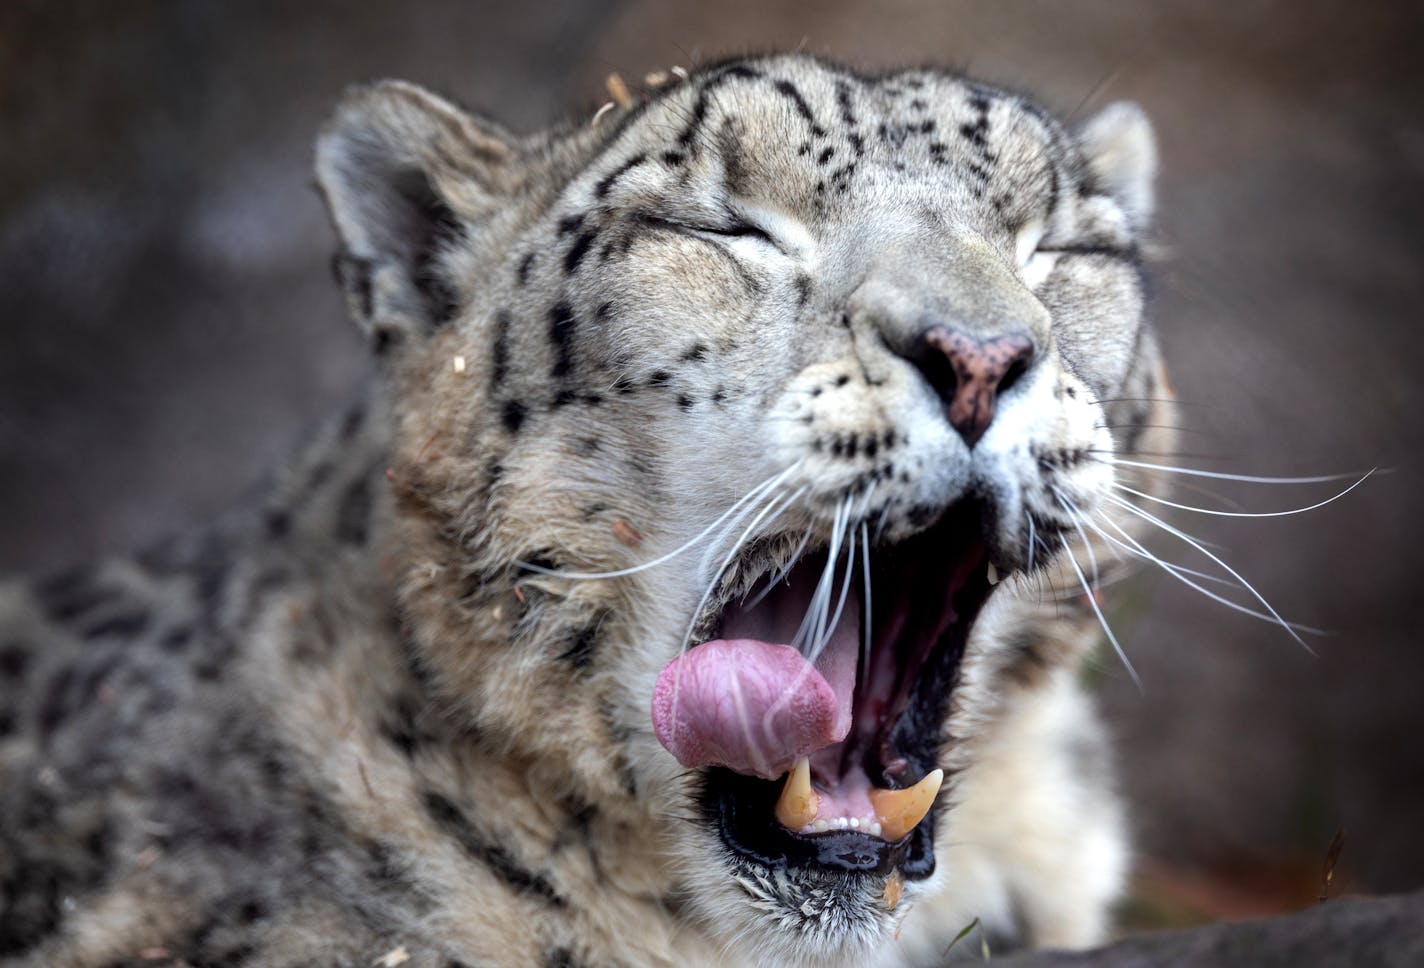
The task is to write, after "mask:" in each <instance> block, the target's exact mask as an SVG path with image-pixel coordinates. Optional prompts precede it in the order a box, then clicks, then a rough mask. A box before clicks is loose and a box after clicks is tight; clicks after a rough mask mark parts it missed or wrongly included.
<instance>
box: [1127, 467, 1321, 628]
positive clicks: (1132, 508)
mask: <svg viewBox="0 0 1424 968" xmlns="http://www.w3.org/2000/svg"><path fill="white" fill-rule="evenodd" d="M1107 500H1109V501H1111V502H1112V503H1114V504H1116V505H1118V506H1119V507H1121V508H1123V509H1124V510H1126V511H1127V512H1128V513H1130V514H1134V515H1136V516H1137V517H1139V518H1142V520H1144V521H1147V522H1148V523H1150V524H1155V525H1156V526H1157V527H1159V528H1161V529H1162V530H1163V531H1166V532H1167V533H1168V534H1171V535H1175V536H1176V537H1178V538H1180V539H1181V540H1183V541H1185V542H1186V543H1187V544H1189V545H1191V546H1192V547H1193V548H1195V549H1197V550H1198V551H1200V552H1201V553H1202V554H1204V555H1206V556H1207V557H1208V558H1210V559H1211V560H1212V561H1214V562H1216V563H1217V564H1218V565H1219V566H1221V568H1222V569H1223V570H1225V571H1226V572H1227V573H1228V574H1230V575H1231V577H1232V578H1235V579H1236V580H1237V581H1239V582H1240V583H1241V587H1243V588H1245V589H1246V590H1247V591H1248V592H1250V593H1251V594H1252V595H1253V596H1255V598H1256V601H1258V602H1260V603H1261V604H1262V605H1263V606H1264V607H1265V609H1266V611H1268V612H1270V613H1271V616H1272V617H1273V618H1274V619H1275V620H1276V622H1277V623H1278V624H1279V625H1280V627H1281V628H1283V629H1285V630H1286V632H1288V633H1289V634H1290V637H1291V638H1293V639H1295V640H1296V642H1297V643H1299V644H1300V647H1301V648H1302V649H1304V650H1305V651H1307V652H1309V653H1310V654H1311V655H1314V654H1315V650H1314V649H1312V648H1311V647H1310V646H1309V645H1306V643H1305V640H1304V639H1302V638H1301V637H1300V636H1299V635H1297V634H1296V631H1295V629H1293V628H1291V626H1290V623H1289V622H1287V621H1286V620H1285V619H1283V618H1281V615H1280V613H1279V612H1277V611H1276V609H1275V607H1274V606H1273V605H1271V603H1270V602H1268V601H1266V598H1265V596H1264V595H1262V594H1261V593H1260V592H1258V591H1256V589H1255V587H1254V586H1253V585H1252V584H1251V583H1250V582H1248V581H1247V580H1246V579H1245V578H1242V577H1241V574H1240V573H1239V572H1238V571H1236V569H1234V568H1232V567H1231V566H1230V565H1228V564H1227V563H1226V562H1224V561H1222V560H1221V558H1219V557H1218V556H1217V555H1215V554H1213V553H1212V552H1211V551H1210V550H1208V549H1207V548H1206V546H1205V545H1203V544H1202V543H1201V542H1200V541H1197V540H1196V539H1195V538H1193V537H1192V536H1191V535H1189V534H1187V533H1185V532H1183V531H1180V530H1178V529H1177V528H1174V527H1172V526H1171V525H1170V524H1168V523H1167V522H1165V521H1163V520H1162V519H1161V518H1159V517H1157V516H1156V515H1153V514H1149V513H1148V512H1146V511H1144V510H1142V508H1140V507H1138V506H1137V505H1135V504H1132V503H1130V502H1128V501H1125V500H1123V499H1121V498H1116V497H1112V496H1111V495H1109V496H1108V498H1107Z"/></svg>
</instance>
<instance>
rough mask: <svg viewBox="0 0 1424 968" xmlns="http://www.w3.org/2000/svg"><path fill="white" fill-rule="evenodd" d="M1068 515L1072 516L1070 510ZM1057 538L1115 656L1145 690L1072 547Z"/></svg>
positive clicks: (1065, 540) (1138, 686) (1140, 690)
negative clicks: (1100, 606) (1089, 585)
mask: <svg viewBox="0 0 1424 968" xmlns="http://www.w3.org/2000/svg"><path fill="white" fill-rule="evenodd" d="M1069 516H1070V517H1071V516H1072V514H1071V512H1070V515H1069ZM1058 540H1059V541H1061V542H1063V550H1064V551H1065V552H1067V554H1068V561H1069V562H1070V563H1071V564H1072V565H1073V573H1074V574H1076V575H1077V576H1078V582H1079V584H1081V585H1082V586H1083V594H1084V595H1085V596H1087V599H1088V604H1089V605H1091V606H1093V614H1095V615H1097V617H1098V624H1099V625H1101V626H1102V627H1103V631H1104V632H1105V633H1107V637H1108V641H1109V642H1111V643H1112V647H1113V649H1114V650H1115V651H1116V652H1117V657H1118V658H1119V659H1121V660H1122V664H1123V665H1124V666H1126V667H1127V674H1128V675H1129V676H1131V677H1132V681H1133V682H1134V683H1136V685H1137V691H1138V692H1146V691H1147V690H1145V689H1143V688H1142V679H1141V678H1140V677H1139V676H1138V675H1137V670H1136V669H1134V668H1133V667H1132V661H1131V660H1130V659H1128V657H1127V653H1126V652H1124V651H1123V650H1122V646H1121V645H1120V644H1119V643H1118V640H1117V636H1116V635H1113V630H1112V629H1111V628H1110V627H1109V626H1108V620H1107V619H1106V618H1104V617H1103V610H1102V609H1101V608H1099V607H1098V599H1097V596H1095V595H1094V594H1093V591H1092V589H1090V588H1089V587H1088V580H1087V579H1086V578H1085V577H1083V569H1082V568H1080V567H1079V566H1078V559H1077V558H1074V557H1073V549H1072V548H1071V547H1069V546H1068V539H1067V538H1066V537H1064V536H1063V535H1061V534H1060V535H1059V536H1058Z"/></svg>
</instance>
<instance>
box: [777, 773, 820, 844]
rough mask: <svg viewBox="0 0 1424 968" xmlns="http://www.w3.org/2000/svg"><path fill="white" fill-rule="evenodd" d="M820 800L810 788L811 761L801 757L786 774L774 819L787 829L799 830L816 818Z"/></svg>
mask: <svg viewBox="0 0 1424 968" xmlns="http://www.w3.org/2000/svg"><path fill="white" fill-rule="evenodd" d="M819 807H820V800H819V798H818V797H817V796H816V791H815V790H812V789H811V761H810V760H809V759H807V758H806V757H804V756H803V757H801V758H800V759H799V760H797V761H796V765H795V766H793V767H792V768H791V772H790V773H788V774H786V785H785V786H783V787H782V788H781V796H780V797H778V798H777V801H776V819H777V820H779V821H781V825H782V826H783V827H785V828H787V829H788V830H800V829H801V828H803V827H805V826H806V825H807V824H809V823H811V821H813V820H815V819H816V810H817V809H818V808H819Z"/></svg>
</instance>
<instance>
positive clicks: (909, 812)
mask: <svg viewBox="0 0 1424 968" xmlns="http://www.w3.org/2000/svg"><path fill="white" fill-rule="evenodd" d="M943 782H944V770H931V771H930V772H928V773H926V774H925V775H924V777H923V778H922V779H921V780H920V782H919V783H916V784H915V785H914V786H912V787H908V788H906V789H904V790H876V789H872V790H871V791H870V805H871V806H873V807H874V808H875V814H876V816H878V817H879V818H880V830H881V833H882V835H883V836H884V837H885V839H886V840H899V839H900V838H901V837H903V836H905V835H906V834H907V833H909V832H910V831H911V830H914V829H915V825H916V824H918V823H919V822H920V821H921V820H923V819H925V814H927V813H929V812H930V807H931V806H933V805H934V799H935V795H936V794H938V793H939V785H940V784H941V783H943ZM783 796H784V794H783Z"/></svg>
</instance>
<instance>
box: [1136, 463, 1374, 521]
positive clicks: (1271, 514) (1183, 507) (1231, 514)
mask: <svg viewBox="0 0 1424 968" xmlns="http://www.w3.org/2000/svg"><path fill="white" fill-rule="evenodd" d="M1372 474H1374V470H1373V469H1371V470H1370V471H1368V472H1367V473H1366V474H1365V475H1364V477H1361V478H1360V479H1359V480H1358V481H1356V482H1355V483H1353V484H1351V485H1350V486H1349V487H1347V488H1345V489H1344V490H1343V491H1341V492H1340V493H1339V494H1336V495H1335V496H1334V497H1328V498H1326V499H1325V500H1323V501H1319V502H1317V503H1315V504H1312V505H1310V506H1309V507H1303V508H1292V509H1290V510H1287V511H1218V510H1215V509H1214V508H1198V507H1192V506H1191V505H1190V504H1177V503H1175V502H1173V501H1168V500H1167V499H1166V498H1160V497H1153V496H1152V495H1151V494H1147V493H1145V492H1143V491H1139V490H1137V489H1136V488H1131V487H1128V486H1127V485H1126V484H1122V483H1119V482H1117V481H1114V482H1113V485H1112V486H1113V487H1115V488H1117V489H1118V490H1119V491H1126V492H1127V493H1128V494H1135V495H1137V496H1138V497H1140V498H1145V499H1146V500H1148V501H1151V502H1152V503H1154V504H1165V505H1166V506H1167V507H1169V508H1177V509H1178V510H1180V511H1194V512H1196V513H1197V514H1210V515H1214V516H1216V517H1221V518H1283V517H1287V516H1289V515H1292V514H1304V513H1305V512H1306V511H1314V510H1315V509H1316V508H1323V507H1325V505H1327V504H1333V503H1334V502H1336V501H1338V500H1340V499H1341V498H1342V497H1344V496H1345V495H1346V494H1349V493H1350V492H1351V491H1353V490H1354V489H1355V488H1357V487H1359V486H1360V485H1361V484H1363V483H1365V481H1366V480H1367V479H1368V478H1369V477H1370V476H1371V475H1372Z"/></svg>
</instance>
